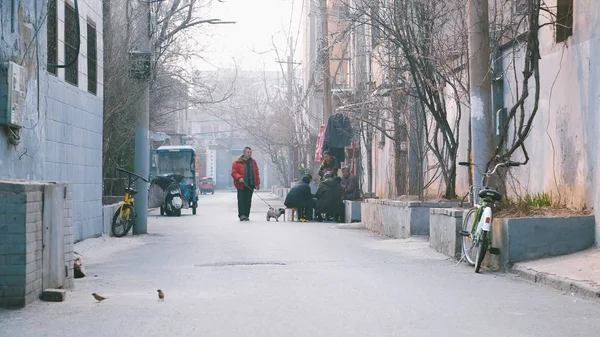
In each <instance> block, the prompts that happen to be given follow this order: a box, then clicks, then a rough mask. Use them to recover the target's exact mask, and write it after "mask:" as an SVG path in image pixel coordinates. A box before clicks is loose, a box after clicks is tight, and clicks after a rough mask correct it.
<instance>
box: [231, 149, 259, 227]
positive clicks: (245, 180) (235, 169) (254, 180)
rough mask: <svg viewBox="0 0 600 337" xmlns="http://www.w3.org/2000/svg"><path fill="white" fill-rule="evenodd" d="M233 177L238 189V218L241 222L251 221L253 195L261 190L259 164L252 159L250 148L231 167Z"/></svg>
mask: <svg viewBox="0 0 600 337" xmlns="http://www.w3.org/2000/svg"><path fill="white" fill-rule="evenodd" d="M231 177H232V178H233V184H234V185H235V188H236V189H237V200H238V218H239V219H240V221H249V220H250V207H251V206H252V194H253V193H254V190H257V191H258V190H259V188H260V175H259V173H258V164H256V161H255V160H254V159H253V158H252V149H251V148H250V147H247V146H246V147H245V148H244V152H243V153H242V155H241V156H240V157H239V158H238V159H237V160H235V161H234V162H233V164H232V165H231Z"/></svg>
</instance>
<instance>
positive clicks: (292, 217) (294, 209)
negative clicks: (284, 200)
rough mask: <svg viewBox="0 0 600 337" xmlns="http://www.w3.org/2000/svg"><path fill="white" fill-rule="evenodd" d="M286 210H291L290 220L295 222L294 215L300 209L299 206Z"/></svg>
mask: <svg viewBox="0 0 600 337" xmlns="http://www.w3.org/2000/svg"><path fill="white" fill-rule="evenodd" d="M286 210H289V211H290V217H289V219H290V221H292V222H294V215H295V213H296V211H297V210H298V209H297V208H286ZM284 221H285V219H284Z"/></svg>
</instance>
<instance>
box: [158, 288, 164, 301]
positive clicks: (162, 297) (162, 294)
mask: <svg viewBox="0 0 600 337" xmlns="http://www.w3.org/2000/svg"><path fill="white" fill-rule="evenodd" d="M157 291H158V299H159V300H161V301H164V300H165V293H163V292H162V290H160V289H158V290H157Z"/></svg>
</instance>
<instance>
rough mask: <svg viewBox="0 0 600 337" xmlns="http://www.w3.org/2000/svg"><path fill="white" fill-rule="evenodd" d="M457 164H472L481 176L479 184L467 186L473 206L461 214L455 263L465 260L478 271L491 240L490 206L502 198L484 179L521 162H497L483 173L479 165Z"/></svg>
mask: <svg viewBox="0 0 600 337" xmlns="http://www.w3.org/2000/svg"><path fill="white" fill-rule="evenodd" d="M458 165H460V166H467V167H470V166H474V167H475V168H476V169H477V170H478V171H479V173H480V174H481V175H482V176H483V177H482V180H481V185H480V186H475V185H471V186H470V187H469V200H470V202H471V205H472V206H473V207H472V208H471V209H470V210H468V211H467V212H465V213H464V215H463V223H462V230H461V231H460V235H461V236H462V252H463V254H462V257H461V258H460V260H459V261H458V263H457V264H456V265H458V264H460V263H461V262H462V261H463V260H466V261H467V263H468V264H469V265H471V266H473V265H474V266H475V272H476V273H479V270H480V268H481V263H482V262H483V259H484V258H485V254H486V252H487V250H488V247H489V246H490V242H491V240H490V235H489V233H490V231H491V229H492V220H493V212H492V207H493V206H494V204H495V203H496V202H498V201H500V200H502V194H500V192H498V191H496V190H495V189H494V188H492V187H486V184H485V183H486V179H487V178H489V177H491V176H492V175H494V174H495V173H496V171H497V170H498V168H500V167H509V166H519V165H521V164H520V163H516V162H511V161H507V162H504V163H499V164H497V165H496V166H494V168H493V169H492V170H491V171H488V172H485V173H481V171H480V170H479V167H478V166H477V165H475V164H474V163H470V162H459V163H458ZM480 188H481V189H480ZM479 189H480V190H479ZM476 190H479V191H478V193H477V194H475V193H476ZM475 195H477V196H479V198H480V199H481V202H479V203H477V202H476V201H475V200H476V199H477V198H476V197H475ZM474 250H475V252H474ZM490 252H491V253H494V251H493V248H490Z"/></svg>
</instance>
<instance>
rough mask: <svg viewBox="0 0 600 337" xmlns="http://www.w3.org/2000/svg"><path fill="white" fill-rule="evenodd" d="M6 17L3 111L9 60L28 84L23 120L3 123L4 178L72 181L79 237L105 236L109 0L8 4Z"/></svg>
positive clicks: (0, 55)
mask: <svg viewBox="0 0 600 337" xmlns="http://www.w3.org/2000/svg"><path fill="white" fill-rule="evenodd" d="M0 16H1V19H2V25H1V26H0V30H1V32H0V33H1V34H2V37H3V38H2V39H0V63H2V64H3V65H4V66H3V71H2V72H0V83H2V84H3V85H4V86H3V87H2V89H3V90H1V94H0V114H6V106H7V103H8V96H7V94H6V92H7V90H6V89H7V88H8V80H7V78H8V71H7V69H8V67H7V65H8V62H12V67H13V68H17V69H19V71H20V73H21V76H20V81H21V85H20V87H21V88H22V89H23V100H22V102H21V103H20V104H19V105H18V109H19V110H20V113H21V115H22V121H21V122H18V123H17V124H12V125H6V123H4V124H3V125H0V178H5V179H23V180H46V181H65V182H69V183H70V185H71V186H72V202H73V206H72V207H73V210H72V211H73V226H74V239H75V241H78V240H82V239H85V238H88V237H91V236H94V235H96V234H98V233H102V226H103V225H102V125H103V118H102V116H103V110H102V109H103V95H102V92H103V82H102V78H103V71H102V68H103V66H102V65H103V62H102V61H103V53H102V49H103V48H102V40H103V30H102V1H95V0H79V1H77V6H74V2H72V1H65V0H49V1H42V2H40V1H29V0H16V1H13V2H5V1H2V6H0ZM77 20H78V21H79V28H77V25H76V22H77ZM5 23H7V24H5ZM77 33H79V34H77ZM52 64H55V65H59V67H54V66H52ZM69 64H70V65H69ZM63 65H69V66H68V67H60V66H63ZM1 120H2V119H1V118H0V121H1ZM0 124H1V123H0Z"/></svg>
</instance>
